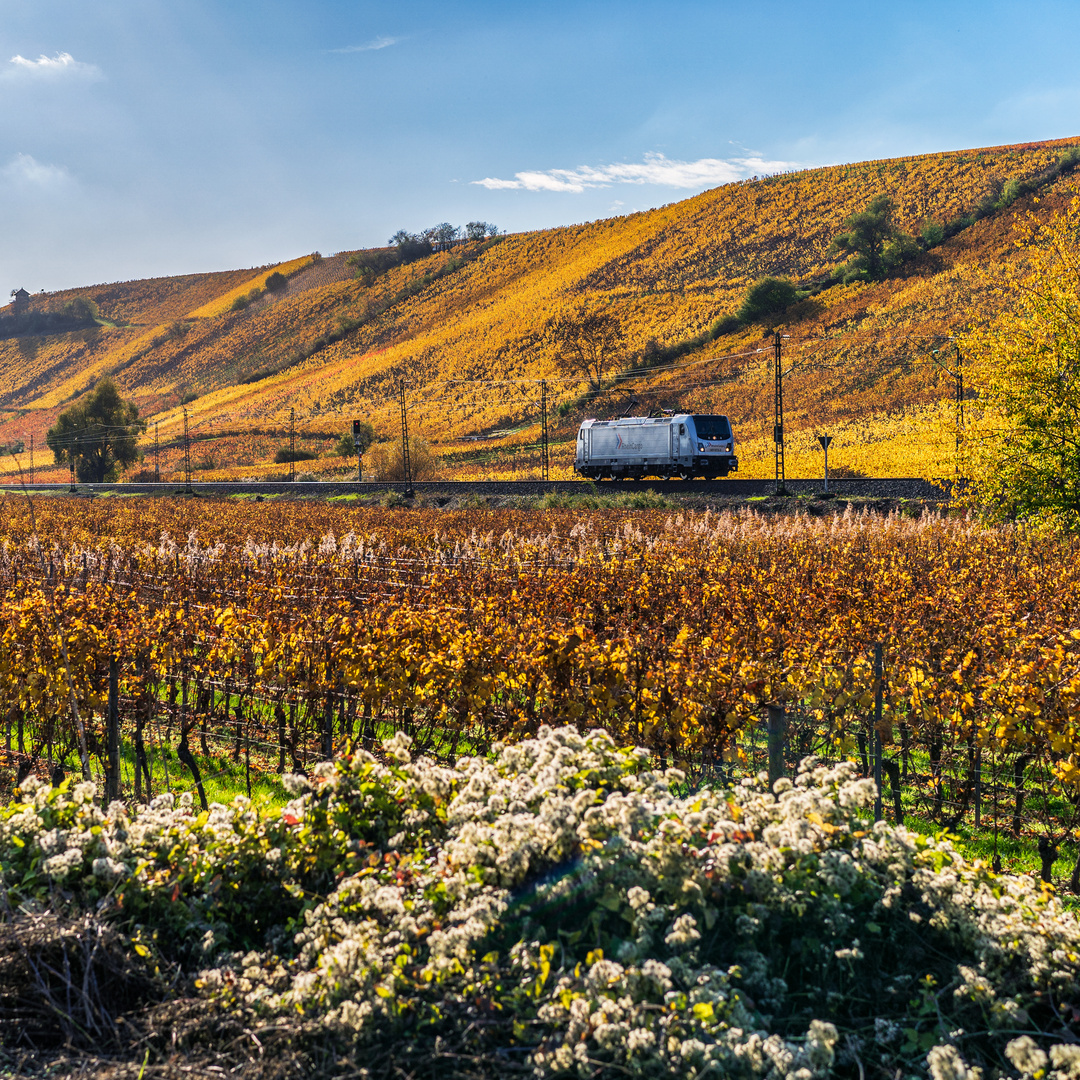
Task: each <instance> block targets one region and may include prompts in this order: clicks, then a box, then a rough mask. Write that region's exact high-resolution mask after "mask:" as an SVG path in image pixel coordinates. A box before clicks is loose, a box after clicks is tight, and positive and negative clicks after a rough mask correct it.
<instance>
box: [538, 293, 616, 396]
mask: <svg viewBox="0 0 1080 1080" xmlns="http://www.w3.org/2000/svg"><path fill="white" fill-rule="evenodd" d="M546 336H547V338H548V340H549V341H550V342H552V344H554V345H555V347H556V348H557V349H558V350H559V354H560V355H561V356H562V358H563V359H564V360H565V361H567V363H569V364H570V366H571V367H573V368H575V369H576V370H577V371H580V372H581V373H582V374H583V375H584V376H585V377H586V378H587V379H588V380H589V385H590V386H591V387H592V388H593V390H599V389H600V384H601V382H602V381H603V377H604V371H605V370H606V369H607V368H608V367H609V365H610V364H611V362H612V360H613V359H614V358H615V354H616V352H617V351H618V350H619V348H620V346H621V345H622V343H623V331H622V326H621V325H620V324H619V320H618V319H617V318H616V317H615V316H614V315H612V314H611V313H610V312H607V311H601V310H599V309H595V308H594V309H589V308H588V307H587V306H586V305H584V304H580V305H579V306H578V307H576V308H574V309H573V310H571V311H568V312H566V313H565V314H562V315H556V316H555V317H554V318H553V319H552V320H551V321H550V322H549V323H548V326H547V331H546Z"/></svg>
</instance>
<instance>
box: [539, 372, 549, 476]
mask: <svg viewBox="0 0 1080 1080" xmlns="http://www.w3.org/2000/svg"><path fill="white" fill-rule="evenodd" d="M540 479H541V480H547V479H548V412H547V380H546V379H541V380H540Z"/></svg>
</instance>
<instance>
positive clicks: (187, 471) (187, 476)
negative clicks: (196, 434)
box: [184, 408, 195, 495]
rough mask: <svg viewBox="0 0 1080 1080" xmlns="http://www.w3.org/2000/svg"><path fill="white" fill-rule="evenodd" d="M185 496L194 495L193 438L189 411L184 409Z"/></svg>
mask: <svg viewBox="0 0 1080 1080" xmlns="http://www.w3.org/2000/svg"><path fill="white" fill-rule="evenodd" d="M184 494H185V495H194V494H195V493H194V492H193V491H192V490H191V436H190V435H189V434H188V416H187V409H186V408H185V409H184Z"/></svg>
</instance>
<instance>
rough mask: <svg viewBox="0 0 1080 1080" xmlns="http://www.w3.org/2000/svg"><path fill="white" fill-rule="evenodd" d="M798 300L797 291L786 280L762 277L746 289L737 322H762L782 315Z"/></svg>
mask: <svg viewBox="0 0 1080 1080" xmlns="http://www.w3.org/2000/svg"><path fill="white" fill-rule="evenodd" d="M798 299H799V294H798V291H797V290H796V288H795V286H794V285H793V284H792V283H791V282H790V281H788V279H787V278H775V277H763V278H762V279H761V280H760V281H758V282H756V283H755V284H753V285H751V286H750V288H749V289H747V291H746V296H745V297H744V298H743V302H742V306H741V307H740V308H739V313H738V318H739V321H740V322H744V323H753V322H762V321H764V320H766V319H768V318H769V317H770V316H772V315H782V314H783V313H784V312H785V311H787V309H788V308H789V307H790V306H791V305H792V304H794V303H795V301H796V300H798Z"/></svg>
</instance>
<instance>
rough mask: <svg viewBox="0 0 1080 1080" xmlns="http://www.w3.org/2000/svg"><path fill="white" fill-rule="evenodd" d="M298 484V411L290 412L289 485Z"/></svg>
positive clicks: (292, 410) (291, 410)
mask: <svg viewBox="0 0 1080 1080" xmlns="http://www.w3.org/2000/svg"><path fill="white" fill-rule="evenodd" d="M295 482H296V410H295V409H290V410H289V483H290V484H292V483H295Z"/></svg>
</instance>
